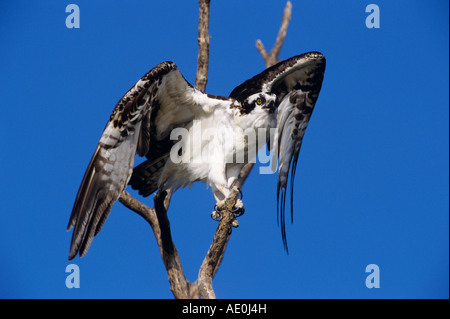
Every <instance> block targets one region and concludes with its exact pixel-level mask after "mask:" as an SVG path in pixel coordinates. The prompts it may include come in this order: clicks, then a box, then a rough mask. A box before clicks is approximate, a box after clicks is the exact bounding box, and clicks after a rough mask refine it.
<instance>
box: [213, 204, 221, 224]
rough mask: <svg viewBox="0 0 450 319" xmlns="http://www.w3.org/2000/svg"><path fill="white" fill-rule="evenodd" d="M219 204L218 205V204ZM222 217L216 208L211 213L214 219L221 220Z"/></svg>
mask: <svg viewBox="0 0 450 319" xmlns="http://www.w3.org/2000/svg"><path fill="white" fill-rule="evenodd" d="M216 206H217V205H216ZM215 208H216V207H214V209H215ZM220 217H221V214H220V212H218V211H217V210H214V211H213V212H212V213H211V218H212V219H214V220H216V221H219V220H220Z"/></svg>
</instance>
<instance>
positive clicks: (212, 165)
mask: <svg viewBox="0 0 450 319" xmlns="http://www.w3.org/2000/svg"><path fill="white" fill-rule="evenodd" d="M324 71H325V58H324V56H323V55H322V54H321V53H319V52H308V53H305V54H301V55H298V56H294V57H292V58H290V59H287V60H284V61H281V62H279V63H278V64H276V65H273V66H272V67H270V68H267V69H265V70H264V71H263V72H261V73H260V74H258V75H256V76H254V77H253V78H251V79H249V80H247V81H245V82H244V83H242V84H241V85H239V86H237V87H236V88H235V89H234V90H233V91H232V92H231V94H230V96H229V97H222V96H216V95H210V94H205V93H202V92H200V91H198V90H197V89H195V88H194V87H192V86H191V85H190V84H189V83H188V82H187V81H186V80H185V79H184V77H183V76H182V75H181V73H180V71H179V70H178V68H177V66H176V65H175V64H174V63H173V62H163V63H161V64H159V65H157V66H156V67H154V68H153V69H152V70H150V71H149V72H148V73H147V74H145V75H144V76H143V77H142V78H141V79H140V80H139V81H138V82H137V83H136V84H135V85H134V86H133V87H132V88H131V89H130V90H129V91H128V92H127V93H126V94H125V95H124V96H123V97H122V98H121V99H120V101H119V102H118V103H117V105H116V106H115V108H114V110H113V112H112V114H111V116H110V118H109V121H108V123H107V124H106V127H105V129H104V131H103V134H102V136H101V138H100V142H99V143H98V146H97V148H96V150H95V152H94V155H93V156H92V159H91V161H90V163H89V165H88V168H87V170H86V172H85V174H84V177H83V180H82V182H81V186H80V188H79V190H78V194H77V196H76V199H75V203H74V206H73V210H72V214H71V216H70V220H69V224H68V227H67V230H70V229H71V228H72V227H73V226H75V228H74V231H73V235H72V241H71V245H70V252H69V259H73V258H74V257H75V256H76V255H77V254H78V253H79V255H80V256H83V255H84V254H85V253H86V252H87V250H88V248H89V246H90V244H91V242H92V239H93V238H94V236H95V235H97V234H98V233H99V231H100V229H101V228H102V226H103V224H104V222H105V220H106V218H107V217H108V215H109V212H110V211H111V207H112V205H113V204H114V203H115V202H116V200H117V199H118V198H119V196H120V194H121V193H122V191H123V190H124V189H125V187H126V186H127V185H128V184H130V185H131V187H132V188H133V189H137V190H139V194H141V195H143V196H149V195H150V194H152V193H154V192H155V191H156V190H159V189H161V190H165V189H172V190H173V191H175V190H176V189H178V188H180V187H185V186H188V185H191V184H192V183H193V182H196V181H201V182H204V183H206V184H207V185H208V186H211V188H212V192H213V195H214V197H215V199H216V201H217V202H219V201H221V200H223V199H225V198H226V197H227V196H228V195H229V194H230V191H231V188H232V185H233V182H234V181H235V180H236V179H237V177H238V175H239V173H240V171H241V169H242V168H243V166H244V165H245V163H246V162H249V161H252V160H253V158H254V154H255V152H254V151H252V148H259V147H261V146H263V145H255V142H254V141H256V140H260V139H261V138H264V139H269V137H270V136H271V134H270V129H272V130H274V134H273V136H272V137H273V139H272V140H273V143H270V142H269V143H268V147H269V148H272V150H273V154H274V155H275V156H277V158H278V185H277V216H278V221H279V222H281V232H282V239H283V244H284V247H285V249H286V250H287V243H286V232H285V226H284V225H285V217H284V214H285V201H286V188H287V180H288V177H289V170H291V220H292V209H293V207H292V203H293V197H292V192H293V190H292V187H293V179H294V174H295V170H296V165H297V161H298V155H299V151H300V146H301V144H302V139H303V135H304V133H305V130H306V127H307V125H308V122H309V119H310V117H311V113H312V111H313V109H314V105H315V103H316V100H317V98H318V95H319V92H320V89H321V86H322V80H323V75H324ZM198 127H201V130H202V132H203V133H204V132H205V130H206V131H208V132H209V135H210V136H209V139H205V138H204V135H205V134H201V135H199V134H198V133H196V128H198ZM249 132H253V133H254V137H256V138H254V139H250V138H249V136H250V135H251V134H250V135H249ZM258 134H259V136H258ZM261 134H262V135H261ZM259 144H261V143H259ZM136 153H137V154H138V155H139V156H145V157H146V158H147V160H146V161H144V162H143V163H142V164H140V165H138V166H136V167H134V168H133V165H134V159H135V155H136ZM252 153H253V156H252ZM238 157H239V158H243V159H244V160H239V161H238V160H236V159H237V158H238ZM252 157H253V158H252ZM273 168H275V169H276V161H275V165H274V167H273ZM242 212H243V205H242V201H240V200H238V201H237V203H236V211H235V213H236V214H239V213H242Z"/></svg>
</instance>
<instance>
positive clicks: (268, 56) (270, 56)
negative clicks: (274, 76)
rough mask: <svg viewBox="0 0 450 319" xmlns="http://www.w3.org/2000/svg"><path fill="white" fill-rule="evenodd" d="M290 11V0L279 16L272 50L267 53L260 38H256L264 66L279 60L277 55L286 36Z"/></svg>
mask: <svg viewBox="0 0 450 319" xmlns="http://www.w3.org/2000/svg"><path fill="white" fill-rule="evenodd" d="M291 11H292V4H291V2H290V1H288V2H287V3H286V7H285V8H284V12H283V17H282V18H281V26H280V30H279V31H278V35H277V39H276V41H275V44H274V46H273V48H272V50H270V53H267V51H266V49H265V48H264V45H263V44H262V42H261V40H256V48H257V49H258V51H259V53H261V55H262V57H263V59H264V62H265V63H266V68H268V67H270V66H272V65H274V64H276V63H277V62H278V61H279V60H278V55H279V54H280V51H281V47H282V46H283V43H284V39H285V37H286V32H287V28H288V25H289V21H290V20H291Z"/></svg>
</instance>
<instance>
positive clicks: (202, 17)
mask: <svg viewBox="0 0 450 319" xmlns="http://www.w3.org/2000/svg"><path fill="white" fill-rule="evenodd" d="M209 3H210V0H199V1H198V4H199V16H198V39H197V41H198V58H197V74H196V76H195V88H196V89H198V90H200V91H201V92H203V93H204V92H205V89H206V83H207V82H208V66H209V39H210V36H209V32H208V29H209Z"/></svg>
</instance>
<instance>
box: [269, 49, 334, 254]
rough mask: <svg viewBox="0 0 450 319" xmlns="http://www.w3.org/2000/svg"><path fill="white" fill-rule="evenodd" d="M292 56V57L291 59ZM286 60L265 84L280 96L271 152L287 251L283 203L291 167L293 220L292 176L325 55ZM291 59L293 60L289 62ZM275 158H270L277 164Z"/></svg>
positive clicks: (292, 187) (278, 207)
mask: <svg viewBox="0 0 450 319" xmlns="http://www.w3.org/2000/svg"><path fill="white" fill-rule="evenodd" d="M292 59H293V60H292ZM292 59H289V60H287V64H288V66H287V67H286V68H284V69H283V71H282V73H281V75H279V76H278V77H276V78H275V79H274V81H273V82H271V83H269V84H268V85H267V87H268V89H269V90H270V91H271V92H273V93H276V94H277V97H278V98H280V101H281V102H280V104H279V106H278V115H277V128H276V131H275V136H274V141H273V142H274V145H273V146H274V147H273V154H274V155H275V156H278V183H277V218H278V221H279V223H280V224H281V235H282V239H283V245H284V248H285V249H286V251H288V247H287V239H286V228H285V211H286V209H285V204H286V195H287V194H286V193H287V183H288V179H289V171H290V174H291V176H290V193H291V194H290V203H291V205H290V209H291V222H293V202H294V198H293V193H294V177H295V171H296V168H297V162H298V156H299V153H300V147H301V145H302V140H303V136H304V134H305V130H306V127H307V126H308V123H309V119H310V118H311V114H312V112H313V110H314V105H315V103H316V101H317V98H318V96H319V92H320V89H321V87H322V81H323V75H324V71H325V58H324V57H323V55H322V54H320V53H317V52H312V53H309V54H305V55H302V56H299V57H298V58H296V57H294V58H292ZM291 63H292V64H291ZM276 162H277V161H276V160H275V161H272V163H274V164H273V165H276Z"/></svg>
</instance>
